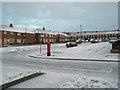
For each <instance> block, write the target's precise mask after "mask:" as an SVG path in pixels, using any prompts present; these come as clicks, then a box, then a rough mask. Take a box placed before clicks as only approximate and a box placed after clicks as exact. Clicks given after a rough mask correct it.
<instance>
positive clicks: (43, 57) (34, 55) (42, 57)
mask: <svg viewBox="0 0 120 90" xmlns="http://www.w3.org/2000/svg"><path fill="white" fill-rule="evenodd" d="M28 56H29V57H31V58H41V59H53V60H74V61H99V62H120V60H107V59H105V60H103V59H102V60H101V59H78V58H66V57H55V56H54V57H51V56H47V55H44V56H37V55H36V54H35V53H31V54H28Z"/></svg>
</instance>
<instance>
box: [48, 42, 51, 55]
mask: <svg viewBox="0 0 120 90" xmlns="http://www.w3.org/2000/svg"><path fill="white" fill-rule="evenodd" d="M47 56H51V53H50V43H47Z"/></svg>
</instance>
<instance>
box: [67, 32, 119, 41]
mask: <svg viewBox="0 0 120 90" xmlns="http://www.w3.org/2000/svg"><path fill="white" fill-rule="evenodd" d="M67 34H69V35H70V40H71V41H76V40H77V39H82V40H91V39H99V40H100V39H101V40H103V41H104V40H110V39H113V38H116V39H119V38H120V30H106V31H84V32H82V33H80V32H71V33H67Z"/></svg>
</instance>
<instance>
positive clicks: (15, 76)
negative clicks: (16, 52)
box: [0, 71, 40, 85]
mask: <svg viewBox="0 0 120 90" xmlns="http://www.w3.org/2000/svg"><path fill="white" fill-rule="evenodd" d="M37 72H40V71H24V72H17V73H10V74H4V75H3V76H2V83H0V85H1V84H4V83H8V82H11V81H14V80H17V79H20V78H23V77H25V76H28V75H31V74H33V73H37Z"/></svg>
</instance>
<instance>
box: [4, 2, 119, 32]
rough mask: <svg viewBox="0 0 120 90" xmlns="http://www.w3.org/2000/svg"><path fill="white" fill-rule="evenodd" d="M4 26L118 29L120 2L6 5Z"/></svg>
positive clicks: (74, 29) (57, 28)
mask: <svg viewBox="0 0 120 90" xmlns="http://www.w3.org/2000/svg"><path fill="white" fill-rule="evenodd" d="M2 19H3V20H2V24H3V25H9V23H13V24H14V26H17V27H26V28H28V29H31V30H33V29H35V28H42V27H45V28H46V29H47V30H56V31H79V29H80V25H83V30H112V29H113V25H115V26H116V29H117V28H118V3H117V2H66V3H65V2H56V3H55V2H16V3H15V2H3V4H2Z"/></svg>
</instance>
